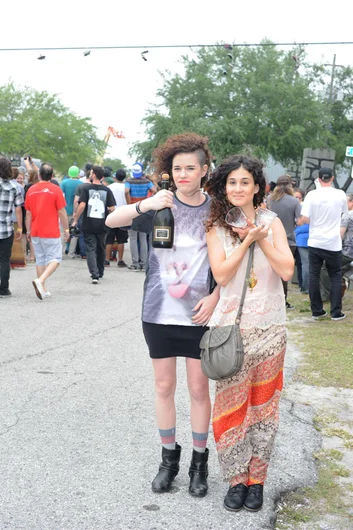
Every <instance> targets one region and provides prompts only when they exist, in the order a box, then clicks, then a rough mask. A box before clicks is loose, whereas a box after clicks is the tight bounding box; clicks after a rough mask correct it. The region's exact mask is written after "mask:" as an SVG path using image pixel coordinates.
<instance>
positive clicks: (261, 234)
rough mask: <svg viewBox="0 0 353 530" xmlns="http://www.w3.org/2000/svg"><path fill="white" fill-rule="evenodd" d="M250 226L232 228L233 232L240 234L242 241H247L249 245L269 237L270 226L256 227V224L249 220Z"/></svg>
mask: <svg viewBox="0 0 353 530" xmlns="http://www.w3.org/2000/svg"><path fill="white" fill-rule="evenodd" d="M247 221H248V226H246V227H245V228H234V227H233V228H232V230H233V232H235V233H236V234H238V236H239V238H240V240H241V241H244V239H247V241H248V242H249V243H253V242H254V241H259V240H260V239H266V237H267V236H268V226H265V225H260V226H256V225H255V224H254V223H252V222H251V221H250V219H247Z"/></svg>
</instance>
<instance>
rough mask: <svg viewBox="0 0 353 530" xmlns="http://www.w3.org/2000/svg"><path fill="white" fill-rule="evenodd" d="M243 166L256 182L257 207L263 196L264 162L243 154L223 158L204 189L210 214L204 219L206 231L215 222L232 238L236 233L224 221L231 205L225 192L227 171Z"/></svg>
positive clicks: (254, 200) (255, 199)
mask: <svg viewBox="0 0 353 530" xmlns="http://www.w3.org/2000/svg"><path fill="white" fill-rule="evenodd" d="M241 167H242V168H244V169H246V170H247V171H249V173H251V175H252V176H253V179H254V182H255V184H258V186H259V191H258V192H257V193H256V194H255V195H254V198H253V203H254V207H255V208H257V207H258V206H260V204H261V203H262V201H263V199H264V197H265V187H266V179H265V175H264V172H263V167H264V164H263V163H262V162H261V161H260V160H257V159H256V158H250V157H248V156H245V155H233V156H230V157H228V158H226V159H225V160H223V162H222V163H221V164H220V165H219V166H218V167H217V168H216V169H215V170H214V171H213V172H212V174H211V176H210V178H209V180H208V181H207V185H206V191H207V193H208V194H209V195H210V196H211V198H212V201H211V208H210V215H209V218H208V219H207V221H206V232H209V231H210V230H211V228H212V227H213V226H214V225H215V224H217V225H218V226H222V227H223V228H225V229H226V230H227V232H228V233H229V234H231V235H232V237H233V238H234V239H238V235H237V234H236V233H235V232H233V230H232V228H231V227H230V226H229V225H227V223H226V222H225V217H226V215H227V213H228V211H229V210H230V209H231V208H233V205H232V204H231V203H230V202H229V201H228V198H227V194H226V184H227V178H228V175H229V173H231V172H232V171H235V170H236V169H239V168H241Z"/></svg>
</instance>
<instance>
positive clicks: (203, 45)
mask: <svg viewBox="0 0 353 530" xmlns="http://www.w3.org/2000/svg"><path fill="white" fill-rule="evenodd" d="M352 44H353V42H349V41H341V42H329V41H326V42H255V43H242V44H241V43H232V44H158V45H152V46H148V45H143V46H142V45H125V46H124V45H123V46H67V47H52V48H47V47H45V46H44V47H39V48H0V52H31V51H32V52H33V51H67V50H134V49H135V50H140V49H145V48H148V49H150V50H151V49H156V48H157V49H161V48H165V49H167V48H222V47H225V46H232V47H233V48H239V47H244V48H249V47H261V46H326V45H330V46H338V45H340V46H341V45H352Z"/></svg>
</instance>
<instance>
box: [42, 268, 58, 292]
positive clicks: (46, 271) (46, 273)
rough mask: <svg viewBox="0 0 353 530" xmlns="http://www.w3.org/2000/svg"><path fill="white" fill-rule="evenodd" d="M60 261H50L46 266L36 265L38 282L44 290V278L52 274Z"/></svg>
mask: <svg viewBox="0 0 353 530" xmlns="http://www.w3.org/2000/svg"><path fill="white" fill-rule="evenodd" d="M59 265H60V263H57V262H56V261H51V262H50V263H48V265H46V266H38V265H37V276H38V279H39V281H40V283H41V284H42V285H43V289H44V290H45V291H46V287H45V280H47V279H48V278H49V276H51V275H52V274H53V272H55V271H56V269H57V268H58V267H59Z"/></svg>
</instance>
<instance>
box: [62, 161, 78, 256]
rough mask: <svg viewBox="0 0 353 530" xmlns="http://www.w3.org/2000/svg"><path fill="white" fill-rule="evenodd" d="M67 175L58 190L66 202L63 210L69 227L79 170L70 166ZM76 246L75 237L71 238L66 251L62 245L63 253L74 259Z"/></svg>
mask: <svg viewBox="0 0 353 530" xmlns="http://www.w3.org/2000/svg"><path fill="white" fill-rule="evenodd" d="M67 175H68V177H69V178H67V179H65V180H63V181H62V182H61V184H60V188H61V190H62V192H63V194H64V197H65V200H66V208H65V209H66V213H67V218H68V221H69V226H70V223H72V218H73V215H74V201H75V191H76V189H77V187H78V186H79V185H80V184H81V182H80V180H79V176H80V170H79V168H78V167H77V166H71V167H69V170H68V172H67ZM76 246H77V237H73V236H71V238H70V245H69V248H68V249H66V243H65V245H64V251H65V253H67V254H69V257H70V258H74V257H75V254H76V253H75V251H76Z"/></svg>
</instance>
